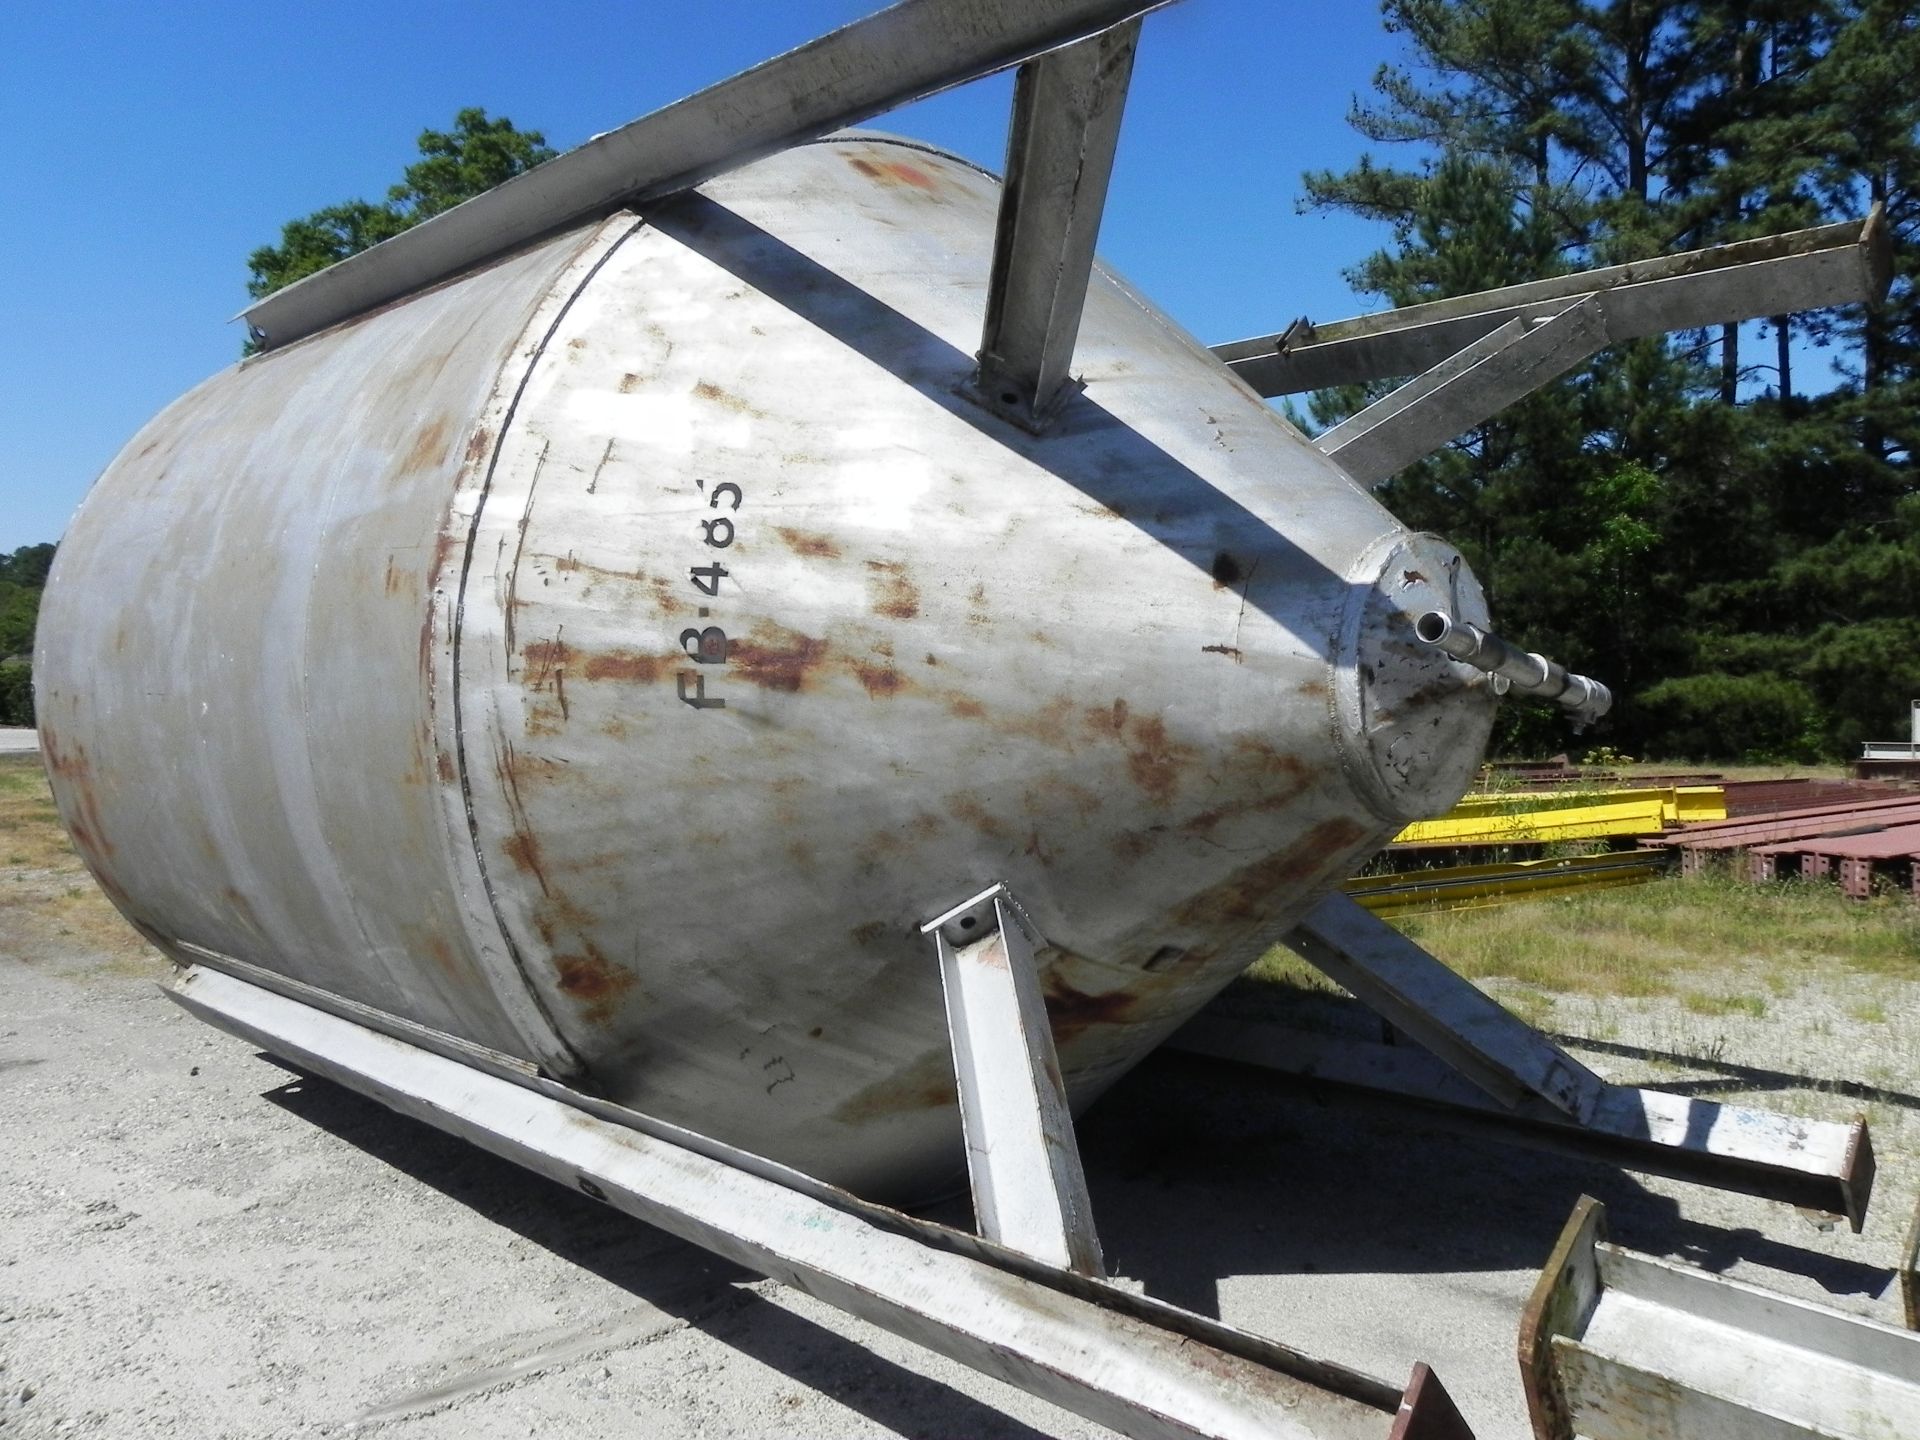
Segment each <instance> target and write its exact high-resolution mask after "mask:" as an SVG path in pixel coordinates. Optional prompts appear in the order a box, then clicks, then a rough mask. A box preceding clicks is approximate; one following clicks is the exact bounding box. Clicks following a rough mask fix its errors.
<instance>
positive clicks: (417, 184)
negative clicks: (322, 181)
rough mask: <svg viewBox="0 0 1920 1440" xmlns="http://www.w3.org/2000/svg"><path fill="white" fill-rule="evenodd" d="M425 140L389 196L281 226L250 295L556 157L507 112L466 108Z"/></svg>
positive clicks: (259, 261) (259, 258) (250, 264)
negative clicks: (449, 126) (450, 124)
mask: <svg viewBox="0 0 1920 1440" xmlns="http://www.w3.org/2000/svg"><path fill="white" fill-rule="evenodd" d="M418 143H419V148H420V156H421V158H420V159H419V160H416V161H415V162H414V163H413V164H411V165H409V166H408V167H407V168H406V171H405V175H404V178H403V179H402V180H401V182H400V183H399V184H398V185H394V186H392V187H391V188H389V189H388V191H387V198H386V199H385V200H384V201H381V202H380V203H378V204H374V203H372V202H370V201H366V200H347V201H343V202H341V203H340V204H338V205H329V206H327V207H325V208H324V209H321V210H316V211H314V212H313V213H312V214H311V215H303V216H301V217H300V218H299V219H297V220H289V221H288V222H287V223H286V224H285V225H284V226H282V227H281V230H280V243H279V244H278V245H263V246H261V247H260V248H259V249H258V250H255V251H254V252H253V253H252V254H251V255H249V256H248V257H247V271H248V279H247V293H248V294H249V295H251V296H253V297H254V298H255V299H256V300H257V299H259V298H260V297H261V296H263V295H271V294H272V293H273V292H274V291H276V290H279V289H281V288H282V287H284V286H287V285H291V284H293V282H294V281H296V280H302V279H305V278H306V277H307V276H309V275H311V274H313V273H314V272H315V271H318V270H324V269H326V268H327V266H329V265H332V264H334V263H335V262H336V261H339V260H344V259H346V258H347V257H348V256H349V255H357V254H358V253H359V252H360V251H362V250H365V249H368V248H369V247H371V246H373V245H377V244H379V242H380V241H382V240H387V239H391V238H392V237H393V236H395V235H398V234H399V233H400V232H401V231H403V230H405V229H407V228H409V227H410V226H413V225H417V224H419V223H420V222H421V221H422V220H426V219H428V218H430V217H432V216H434V215H438V214H440V213H441V212H442V211H443V210H451V209H452V208H453V207H454V206H455V205H458V204H459V203H460V202H461V201H463V200H470V199H472V198H473V197H474V196H475V195H478V194H481V193H482V192H483V191H487V190H491V189H492V188H493V187H494V186H496V185H498V184H500V183H501V182H503V181H506V180H511V179H512V178H513V177H514V176H515V175H519V174H521V173H522V172H524V171H527V170H531V169H532V168H533V167H534V166H536V165H538V164H540V163H541V162H543V161H546V160H550V159H552V158H553V154H554V152H553V151H552V150H550V149H548V148H547V140H546V136H544V135H542V134H541V133H540V132H539V131H538V130H519V129H516V128H515V127H514V124H513V122H512V121H511V120H509V119H507V118H506V117H505V116H502V117H501V118H499V119H497V120H489V119H488V118H487V112H486V111H485V110H480V109H468V110H462V111H461V112H460V113H459V114H458V115H456V116H455V117H454V121H453V129H452V130H423V131H422V132H421V133H420V139H419V142H418Z"/></svg>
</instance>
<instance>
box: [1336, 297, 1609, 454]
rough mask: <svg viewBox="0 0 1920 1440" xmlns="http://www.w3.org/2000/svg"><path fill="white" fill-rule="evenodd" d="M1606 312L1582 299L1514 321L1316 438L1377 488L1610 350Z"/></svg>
mask: <svg viewBox="0 0 1920 1440" xmlns="http://www.w3.org/2000/svg"><path fill="white" fill-rule="evenodd" d="M1607 341H1608V335H1607V319H1606V311H1605V308H1604V306H1603V304H1602V302H1601V298H1600V297H1599V296H1598V295H1584V296H1582V297H1580V298H1579V299H1578V300H1575V301H1573V302H1572V303H1571V304H1569V305H1567V306H1566V308H1564V309H1562V310H1560V311H1559V312H1557V313H1556V314H1553V315H1550V316H1548V317H1547V318H1546V319H1543V320H1522V319H1518V318H1516V319H1512V320H1508V321H1506V322H1505V323H1503V324H1502V325H1500V326H1499V327H1498V328H1497V329H1494V330H1490V331H1488V332H1487V333H1486V334H1485V335H1483V336H1481V337H1480V338H1479V339H1477V340H1475V341H1474V342H1473V343H1472V344H1470V345H1468V346H1466V347H1465V348H1464V349H1462V350H1459V351H1457V352H1456V353H1455V354H1453V355H1450V356H1448V357H1447V358H1446V359H1445V360H1442V361H1441V362H1440V363H1439V364H1438V365H1435V366H1433V367H1432V368H1431V369H1429V370H1426V371H1424V372H1422V373H1421V374H1419V375H1417V376H1415V377H1414V378H1413V379H1411V380H1409V381H1407V383H1406V384H1404V385H1402V386H1401V387H1400V388H1399V389H1397V390H1395V391H1394V392H1393V393H1392V394H1390V395H1386V396H1383V397H1382V398H1380V399H1379V400H1376V401H1375V402H1374V403H1373V404H1371V405H1369V406H1367V408H1366V409H1364V410H1362V411H1360V412H1359V413H1357V414H1354V415H1350V416H1348V417H1347V418H1346V419H1345V420H1343V421H1341V422H1340V423H1339V424H1338V425H1336V426H1334V427H1333V428H1332V429H1330V430H1326V431H1323V432H1322V433H1321V434H1320V435H1318V436H1316V437H1314V442H1313V444H1314V448H1315V449H1317V450H1319V451H1320V452H1321V453H1322V454H1323V455H1328V456H1331V457H1332V458H1333V459H1335V460H1338V461H1339V462H1340V465H1341V468H1342V469H1344V470H1345V471H1346V472H1347V473H1348V474H1349V475H1351V476H1353V478H1354V479H1356V480H1358V481H1359V482H1360V483H1361V484H1362V485H1375V484H1378V483H1379V482H1380V481H1382V480H1385V479H1386V478H1387V477H1388V476H1389V475H1392V474H1393V473H1394V472H1396V471H1398V470H1403V469H1405V468H1406V467H1407V466H1409V465H1411V464H1413V462H1414V461H1416V460H1418V459H1420V458H1421V457H1422V456H1425V455H1430V454H1432V453H1433V452H1434V451H1435V450H1438V449H1439V448H1440V447H1441V446H1442V445H1444V444H1446V443H1447V442H1448V441H1449V440H1451V439H1453V438H1454V437H1455V436H1456V435H1464V434H1466V433H1467V431H1469V430H1471V429H1473V427H1474V426H1476V425H1478V424H1480V422H1481V421H1483V420H1485V419H1487V418H1488V417H1489V416H1492V415H1497V414H1498V413H1499V412H1500V411H1502V410H1504V409H1505V408H1506V407H1507V406H1509V405H1511V404H1513V402H1514V401H1516V400H1519V399H1521V398H1522V397H1523V396H1527V395H1531V394H1532V393H1533V392H1534V391H1535V390H1538V389H1539V388H1540V387H1541V386H1543V385H1546V384H1549V383H1551V382H1552V381H1554V380H1557V379H1558V378H1559V377H1560V376H1562V375H1564V374H1566V373H1567V372H1568V371H1569V370H1571V369H1573V368H1574V367H1575V366H1576V365H1578V364H1580V362H1581V361H1583V360H1585V359H1587V358H1588V357H1589V356H1590V355H1592V354H1593V353H1594V352H1595V351H1598V350H1601V349H1603V348H1605V346H1606V344H1607Z"/></svg>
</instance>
